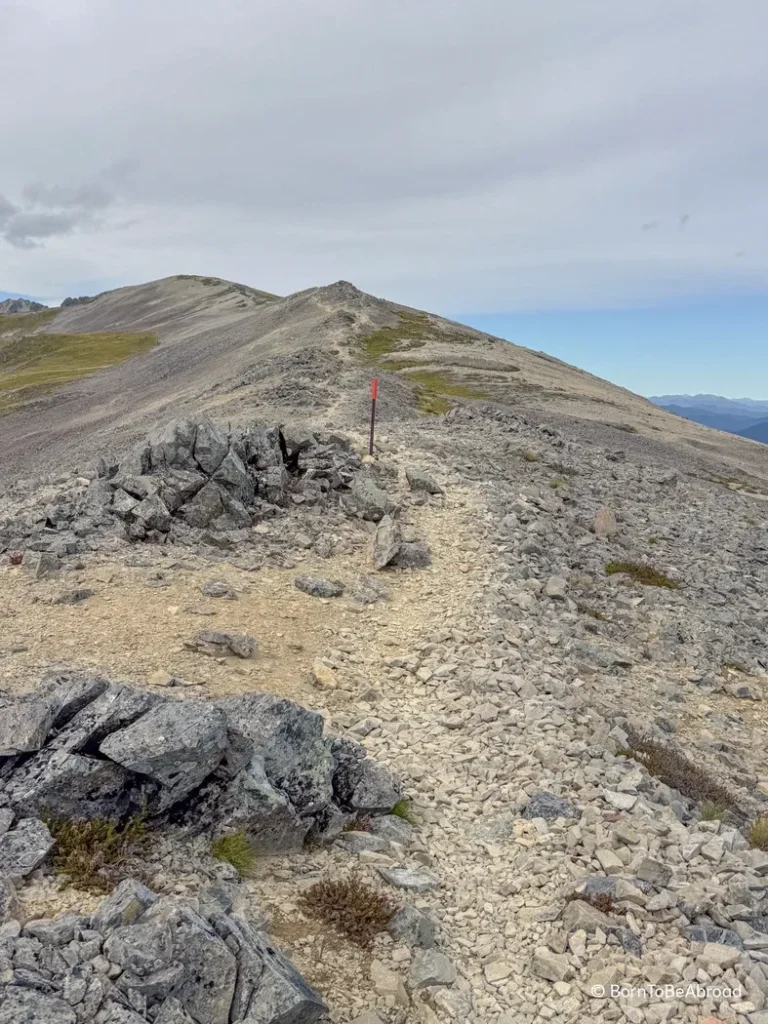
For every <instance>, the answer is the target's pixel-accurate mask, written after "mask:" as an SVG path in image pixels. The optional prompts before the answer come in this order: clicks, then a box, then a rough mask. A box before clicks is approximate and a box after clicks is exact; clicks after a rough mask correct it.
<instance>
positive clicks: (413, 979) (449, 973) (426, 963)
mask: <svg viewBox="0 0 768 1024" xmlns="http://www.w3.org/2000/svg"><path fill="white" fill-rule="evenodd" d="M408 981H409V983H410V986H411V988H412V989H414V990H416V989H420V988H426V987H427V986H428V985H452V984H453V983H454V981H456V968H455V967H454V966H453V964H452V963H451V961H450V960H449V959H448V957H447V956H446V955H445V954H444V953H439V952H438V951H437V950H436V949H419V950H417V951H416V954H415V955H414V958H413V961H412V963H411V970H410V973H409V975H408Z"/></svg>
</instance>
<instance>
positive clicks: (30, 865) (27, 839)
mask: <svg viewBox="0 0 768 1024" xmlns="http://www.w3.org/2000/svg"><path fill="white" fill-rule="evenodd" d="M55 845H56V843H55V840H54V838H53V836H52V835H51V833H50V832H49V831H48V829H47V828H46V826H45V825H44V824H43V823H42V821H40V819H39V818H22V819H21V821H19V822H18V823H17V825H16V827H15V828H14V829H12V830H11V831H10V832H6V833H5V835H4V836H0V875H10V877H11V878H12V879H13V878H24V877H25V876H26V875H28V874H29V873H30V872H31V871H34V870H35V868H36V867H37V866H38V864H42V862H43V861H44V860H45V858H46V857H47V856H48V854H49V853H50V852H51V850H52V849H53V847H54V846H55Z"/></svg>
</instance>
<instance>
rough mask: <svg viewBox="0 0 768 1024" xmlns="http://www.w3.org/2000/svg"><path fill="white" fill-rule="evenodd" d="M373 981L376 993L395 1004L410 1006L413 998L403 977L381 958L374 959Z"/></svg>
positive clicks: (372, 965)
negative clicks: (387, 965)
mask: <svg viewBox="0 0 768 1024" xmlns="http://www.w3.org/2000/svg"><path fill="white" fill-rule="evenodd" d="M371 981H372V982H373V989H374V991H375V992H376V994H377V995H379V996H381V997H382V998H384V999H386V1000H388V1001H389V1002H390V1003H391V1004H392V1005H393V1006H404V1007H407V1006H410V1003H411V1000H410V998H409V996H408V993H407V991H406V988H405V985H404V984H403V979H402V978H401V977H400V975H399V974H397V972H396V971H392V970H390V969H389V968H388V967H386V966H385V965H384V964H383V963H382V962H381V961H380V960H374V961H373V963H372V964H371Z"/></svg>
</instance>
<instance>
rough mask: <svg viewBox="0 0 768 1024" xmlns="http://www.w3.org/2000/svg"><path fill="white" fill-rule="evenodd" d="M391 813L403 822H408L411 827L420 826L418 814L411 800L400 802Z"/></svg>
mask: <svg viewBox="0 0 768 1024" xmlns="http://www.w3.org/2000/svg"><path fill="white" fill-rule="evenodd" d="M389 813H390V814H394V816H395V817H396V818H402V819H403V821H407V822H408V824H409V825H413V826H416V825H417V824H418V821H417V819H416V814H415V812H414V810H413V804H412V803H411V801H410V800H398V801H397V803H396V804H395V806H394V807H393V808H392V810H391V811H390V812H389Z"/></svg>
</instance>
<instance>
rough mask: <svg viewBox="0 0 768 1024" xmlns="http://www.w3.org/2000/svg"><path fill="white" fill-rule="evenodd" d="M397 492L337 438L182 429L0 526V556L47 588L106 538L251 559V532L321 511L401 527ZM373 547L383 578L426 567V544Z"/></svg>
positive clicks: (392, 478) (281, 431)
mask: <svg viewBox="0 0 768 1024" xmlns="http://www.w3.org/2000/svg"><path fill="white" fill-rule="evenodd" d="M407 484H408V486H409V487H410V488H411V489H412V490H413V492H414V495H424V494H427V493H430V492H434V493H437V492H436V491H435V488H436V487H437V485H436V484H434V483H433V482H432V481H431V480H430V479H429V478H425V477H423V476H421V475H419V474H418V473H416V472H415V471H414V473H412V474H411V475H410V476H409V477H408V478H407ZM396 487H397V472H396V471H395V473H394V475H393V474H392V473H391V471H390V470H389V469H388V467H387V466H386V464H384V463H377V462H371V461H367V462H366V461H364V460H363V458H362V457H361V456H360V455H359V454H358V453H357V452H356V451H355V450H354V448H353V447H352V444H351V442H350V441H349V440H348V439H347V438H345V437H343V436H341V435H339V434H333V433H325V434H323V433H319V432H317V433H315V432H310V431H307V430H304V429H300V428H294V429H290V428H289V427H286V426H283V427H260V426H249V427H242V428H236V429H230V430H225V429H224V428H223V427H221V426H219V425H217V424H215V423H213V422H212V421H211V420H209V419H201V420H175V421H173V422H172V423H169V424H168V425H167V426H166V427H165V428H164V429H162V430H160V431H158V432H157V433H155V434H154V435H152V436H151V437H149V438H148V439H147V441H146V442H145V443H144V444H142V445H140V446H139V447H138V448H137V449H136V450H135V451H134V452H133V454H132V455H130V456H129V457H127V458H125V459H122V460H119V461H118V460H117V459H114V458H107V457H104V456H101V457H99V459H98V461H97V463H96V464H95V466H94V467H93V468H92V469H89V470H88V475H87V476H86V477H77V478H76V479H75V480H74V482H73V483H72V484H71V485H70V486H68V487H66V488H64V489H61V488H60V489H59V490H58V491H57V492H56V494H55V496H54V498H53V500H48V502H47V504H44V505H42V506H41V505H39V504H33V505H32V506H31V507H30V508H29V509H28V510H27V511H25V512H24V513H21V514H17V515H16V516H14V517H13V518H10V519H7V520H5V521H2V520H0V553H2V552H4V551H5V552H7V553H8V554H7V556H6V557H7V558H8V559H9V560H10V562H11V564H17V563H18V562H19V561H21V562H22V564H23V565H24V567H25V569H27V570H28V571H29V572H31V573H32V574H33V575H34V576H35V577H36V578H41V577H45V576H49V575H51V574H52V573H54V572H56V571H57V570H58V569H60V568H62V566H63V564H64V561H65V560H66V559H67V558H68V557H69V556H77V555H83V554H87V553H89V552H92V551H97V550H99V549H100V548H102V546H103V545H104V540H105V538H106V537H111V538H112V539H113V540H114V539H117V540H118V542H119V541H123V542H125V541H127V542H130V543H136V542H141V541H145V542H154V543H159V544H166V543H178V544H183V545H186V546H188V547H190V546H199V545H205V546H207V547H208V549H209V550H211V551H226V550H232V549H237V550H238V551H242V550H243V549H244V548H247V546H249V545H258V542H259V537H258V535H256V534H254V532H253V529H252V527H253V526H254V525H256V524H258V523H259V522H260V521H261V520H262V519H264V518H272V517H274V516H276V515H281V514H283V515H285V514H287V513H289V512H290V511H291V510H293V511H295V512H296V513H297V514H298V513H300V512H301V510H302V509H307V510H308V509H311V508H313V507H319V508H321V509H323V510H324V511H325V510H328V511H329V512H330V511H333V513H334V514H335V515H336V516H337V517H341V518H342V519H347V520H353V521H357V522H358V523H360V524H361V525H362V526H364V525H365V524H366V523H369V524H371V523H380V522H381V521H382V520H385V522H386V523H392V522H393V517H395V516H397V514H398V511H399V504H398V501H397V499H396V497H394V496H393V494H392V493H391V492H392V490H393V489H395V488H396ZM297 532H298V533H300V532H301V531H300V530H297ZM375 544H376V548H377V550H376V552H375V553H374V556H373V562H374V564H375V567H376V568H384V567H385V566H387V565H392V566H399V567H401V568H420V567H423V566H425V565H428V564H429V561H430V557H429V548H428V547H427V545H426V543H425V542H424V541H423V540H420V539H418V538H416V537H414V536H402V535H401V533H400V528H399V525H398V524H397V523H395V524H394V529H393V532H392V535H391V539H390V542H389V543H388V544H387V554H386V557H382V554H381V547H382V545H381V542H380V541H378V540H377V541H376V542H375Z"/></svg>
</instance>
